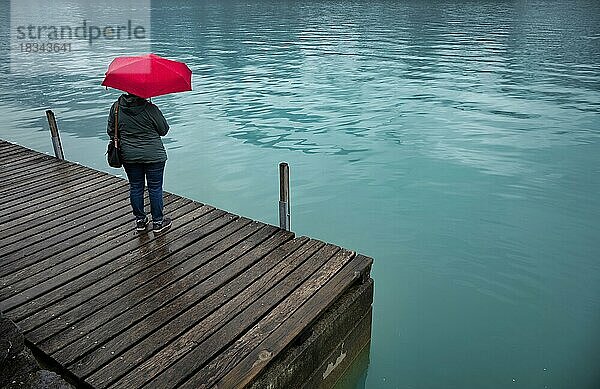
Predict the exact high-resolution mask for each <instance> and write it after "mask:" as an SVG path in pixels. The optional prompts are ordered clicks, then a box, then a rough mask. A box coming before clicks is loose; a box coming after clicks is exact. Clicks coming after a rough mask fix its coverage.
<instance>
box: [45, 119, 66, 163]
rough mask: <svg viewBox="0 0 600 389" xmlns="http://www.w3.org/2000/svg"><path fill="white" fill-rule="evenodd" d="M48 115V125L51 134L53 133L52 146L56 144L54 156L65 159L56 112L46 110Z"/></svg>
mask: <svg viewBox="0 0 600 389" xmlns="http://www.w3.org/2000/svg"><path fill="white" fill-rule="evenodd" d="M46 117H47V118H48V125H49V126H50V134H51V135H52V146H54V156H55V157H56V158H58V159H63V160H64V159H65V154H64V153H63V148H62V144H61V143H60V134H59V133H58V125H56V118H55V117H54V112H52V111H51V110H47V111H46Z"/></svg>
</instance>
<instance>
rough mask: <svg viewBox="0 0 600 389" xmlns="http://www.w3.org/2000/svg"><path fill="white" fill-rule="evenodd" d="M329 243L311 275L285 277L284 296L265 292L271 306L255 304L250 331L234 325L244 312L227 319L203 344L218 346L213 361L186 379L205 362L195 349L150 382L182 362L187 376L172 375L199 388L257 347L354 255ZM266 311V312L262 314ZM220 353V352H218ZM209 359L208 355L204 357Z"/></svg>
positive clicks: (160, 379)
mask: <svg viewBox="0 0 600 389" xmlns="http://www.w3.org/2000/svg"><path fill="white" fill-rule="evenodd" d="M328 247H329V248H331V249H332V250H331V251H329V252H327V251H325V253H326V254H325V255H324V257H326V258H327V260H326V261H325V262H322V261H319V262H318V266H317V267H316V269H315V268H313V267H311V268H310V270H308V269H307V270H308V271H307V273H309V274H308V275H303V274H301V273H300V274H297V278H296V277H291V278H290V277H288V278H286V279H285V280H284V281H283V285H285V286H288V288H285V292H284V293H285V294H284V297H285V299H283V297H280V294H281V292H278V291H277V289H279V288H274V289H271V290H270V291H268V292H267V293H266V294H265V304H267V303H268V304H269V305H270V306H269V308H268V309H263V308H262V306H261V307H260V308H261V309H259V307H254V309H255V310H256V313H254V312H253V314H252V315H251V318H252V319H253V320H248V319H245V321H246V323H247V324H246V326H248V325H249V327H250V329H249V330H248V331H247V332H246V331H244V332H245V333H243V332H242V333H240V332H239V330H237V329H236V328H235V327H234V326H236V325H243V324H242V317H243V316H242V315H239V316H238V317H237V318H239V321H238V322H236V319H237V318H236V319H234V320H232V321H231V322H230V323H227V325H225V326H224V327H223V328H222V329H221V330H220V331H219V332H220V333H222V335H221V336H215V337H214V339H213V341H212V344H211V346H212V347H207V346H206V345H205V346H204V347H203V348H204V349H206V348H208V349H210V350H215V351H213V353H212V355H211V356H215V355H216V360H213V362H211V363H210V364H208V365H207V366H205V367H204V368H203V369H201V370H200V371H198V372H197V373H196V374H194V375H193V376H192V377H191V378H189V379H187V377H189V373H191V372H194V371H197V370H198V369H199V368H200V367H202V364H200V363H198V362H199V361H197V360H193V358H195V357H199V354H200V350H199V349H196V350H195V352H194V351H192V353H190V354H188V355H186V356H185V357H184V359H182V361H180V362H179V363H176V364H175V365H174V366H173V367H171V368H170V369H168V370H165V371H164V372H163V373H161V375H159V376H158V377H156V378H155V379H154V380H152V381H151V382H150V384H151V385H160V384H162V383H164V382H167V380H166V378H167V375H169V374H173V370H174V369H175V367H176V366H177V365H179V369H183V368H185V369H186V370H187V373H188V376H187V377H185V376H181V375H179V376H174V377H173V378H174V379H176V381H177V384H176V385H177V386H178V387H180V386H181V384H182V383H183V382H182V381H185V383H184V386H185V387H186V388H190V387H196V388H198V387H200V385H203V384H204V383H205V382H206V380H207V379H209V378H210V377H212V376H213V375H214V374H218V373H220V372H222V371H223V367H224V366H225V367H227V364H226V363H224V362H227V361H230V360H231V359H232V358H234V357H235V356H236V355H237V354H242V355H244V354H245V353H248V352H249V351H251V349H252V347H256V344H257V343H259V342H260V340H261V339H263V338H264V337H265V335H267V334H269V332H270V330H271V329H272V328H276V327H277V326H278V325H280V324H281V323H283V322H284V321H285V320H286V319H287V318H288V317H289V315H290V314H291V313H292V312H293V311H295V310H296V309H297V307H298V306H300V305H302V304H303V303H304V302H306V301H307V300H308V299H309V298H310V297H311V296H312V295H313V294H314V292H316V291H317V290H318V289H320V288H322V287H323V286H324V285H325V284H326V283H327V282H328V281H329V280H330V279H331V278H333V276H334V275H335V274H336V273H337V272H338V271H339V269H340V268H342V267H343V266H344V265H345V264H346V263H348V261H350V259H351V258H352V256H353V253H352V252H350V251H347V250H344V249H342V250H339V248H338V247H336V246H331V245H326V246H325V248H324V250H325V249H327V248H328ZM331 253H333V256H330V254H331ZM317 257H318V256H317ZM313 271H314V273H313ZM265 314H266V316H265V317H263V315H265ZM255 323H256V324H255ZM217 334H218V333H217ZM234 334H235V335H234ZM241 334H243V335H242V336H241V338H239V335H241ZM231 342H234V344H233V345H232V346H231V347H229V348H228V349H227V350H226V351H224V352H223V351H222V347H223V346H224V345H228V344H230V343H231ZM217 353H219V354H218V355H217ZM203 354H207V353H203ZM185 358H187V359H188V360H187V361H185V363H184V362H183V361H184V360H185ZM206 360H207V359H205V360H204V361H206ZM170 387H174V386H170Z"/></svg>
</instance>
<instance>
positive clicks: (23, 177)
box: [0, 165, 97, 194]
mask: <svg viewBox="0 0 600 389" xmlns="http://www.w3.org/2000/svg"><path fill="white" fill-rule="evenodd" d="M34 166H35V165H34ZM82 174H83V172H81V170H80V169H78V168H76V167H75V166H56V165H53V166H50V167H49V169H47V170H44V171H42V172H29V170H27V171H26V172H24V173H22V174H17V175H14V176H9V177H5V178H3V179H2V187H1V188H0V192H1V193H3V194H9V193H11V192H12V193H25V191H26V190H28V189H31V187H40V188H44V187H49V186H50V184H54V185H52V186H56V185H60V182H56V181H57V180H60V179H63V177H78V176H81V175H82ZM88 174H90V175H92V174H96V175H97V173H94V172H88Z"/></svg>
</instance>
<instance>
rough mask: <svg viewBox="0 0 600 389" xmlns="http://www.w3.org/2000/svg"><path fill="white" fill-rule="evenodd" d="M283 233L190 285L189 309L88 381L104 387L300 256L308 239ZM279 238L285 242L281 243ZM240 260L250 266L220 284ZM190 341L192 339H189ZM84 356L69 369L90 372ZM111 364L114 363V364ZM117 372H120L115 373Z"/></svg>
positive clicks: (83, 372) (109, 347)
mask: <svg viewBox="0 0 600 389" xmlns="http://www.w3.org/2000/svg"><path fill="white" fill-rule="evenodd" d="M287 234H289V233H286V232H284V231H279V232H278V234H277V235H275V236H273V237H271V238H270V239H268V240H267V241H266V242H265V243H263V244H261V245H259V246H258V247H257V248H255V249H253V250H252V251H250V252H249V253H248V254H246V255H244V256H243V257H242V258H241V259H240V260H236V261H233V262H231V264H230V265H228V266H227V267H226V268H224V269H223V270H222V271H220V272H219V273H217V274H215V276H213V277H211V279H212V280H207V282H202V283H200V284H198V285H196V286H194V287H193V288H192V289H190V290H189V292H187V293H186V295H187V296H188V297H187V298H191V300H190V302H188V303H187V304H190V303H192V304H194V302H193V301H192V300H196V305H194V307H193V308H192V309H189V310H187V311H186V312H185V313H184V315H181V316H179V317H178V318H177V319H176V320H173V321H170V322H169V323H168V324H166V325H164V326H163V327H161V328H160V330H159V331H157V332H155V333H153V334H151V335H150V336H149V337H148V338H145V339H144V340H143V342H142V343H138V344H137V345H136V346H135V347H134V348H132V349H130V350H128V351H127V352H126V354H123V355H121V356H118V357H117V358H118V359H115V360H113V361H112V362H110V363H109V364H108V365H106V366H105V367H104V368H103V369H102V370H101V371H100V372H98V374H97V375H95V376H92V377H90V378H89V381H90V382H91V381H93V382H94V385H95V386H96V387H105V386H106V385H107V384H108V383H109V382H108V381H114V379H116V378H118V375H119V374H122V373H124V372H126V371H127V370H130V368H131V366H134V365H137V364H139V363H140V362H142V361H143V360H144V359H147V356H148V355H150V354H154V353H155V349H156V348H161V347H163V345H164V344H166V343H167V341H166V339H169V338H173V337H176V336H179V334H180V333H181V332H182V331H184V330H185V329H186V328H187V327H188V326H189V325H190V323H195V322H197V321H198V320H200V319H202V318H203V317H204V316H205V315H206V310H208V312H210V311H212V310H215V309H216V308H217V307H219V306H220V305H219V304H220V302H221V301H223V300H227V299H231V298H232V297H233V296H236V295H238V294H239V293H240V292H242V291H244V289H245V288H246V287H247V286H248V285H250V284H251V283H252V282H253V281H255V280H256V279H257V278H258V277H260V276H261V275H263V274H264V272H265V271H267V270H268V269H270V268H272V267H273V266H275V265H276V264H277V263H278V261H280V260H282V259H283V258H284V257H286V256H292V255H293V256H296V258H300V259H302V257H300V255H302V253H303V252H306V251H307V246H308V245H307V241H308V240H307V239H295V240H292V241H288V240H286V239H287V238H289V235H287ZM282 238H283V241H284V242H285V243H283V244H282ZM242 261H245V262H246V263H243V264H242V265H241V267H240V268H238V269H244V268H245V266H247V265H248V262H250V263H252V264H253V265H251V266H252V267H251V268H250V269H248V270H245V271H244V272H243V276H241V277H237V278H234V279H233V281H232V282H230V283H228V284H223V285H222V286H221V284H222V281H221V280H220V279H219V277H222V276H223V275H226V276H228V277H231V278H233V277H235V274H238V273H237V272H238V271H239V270H233V271H232V270H231V266H235V265H236V264H239V263H240V262H242ZM257 261H258V262H257ZM232 273H233V274H232ZM215 281H216V282H215ZM202 288H203V289H202ZM217 288H218V290H217ZM196 293H197V294H199V295H200V296H201V297H202V296H204V295H208V297H207V298H206V299H201V298H194V294H196ZM186 295H183V296H182V297H183V299H182V298H178V299H177V300H176V302H174V303H173V304H177V305H178V306H177V308H179V307H180V306H182V305H180V304H181V303H182V302H184V301H185V300H184V299H185V298H186ZM198 301H199V304H198ZM183 306H185V305H183ZM199 307H203V308H202V309H204V310H205V312H201V311H199V310H198V309H199ZM177 308H176V309H177ZM165 309H168V308H162V309H161V311H162V312H164V310H165ZM191 341H194V340H193V339H192V340H191ZM113 346H115V345H114V344H112V343H111V344H107V347H108V349H112V347H113ZM188 346H189V345H188ZM163 352H164V350H163ZM138 353H139V354H138ZM139 356H143V358H138V357H139ZM88 358H89V357H85V358H83V359H82V360H80V361H77V362H76V363H74V364H73V365H72V366H71V367H70V368H71V369H72V370H73V371H75V372H78V373H79V374H81V375H86V374H89V373H90V372H92V371H93V369H90V368H89V367H88V366H89V365H88V364H87V359H88ZM119 361H122V363H119ZM116 362H117V363H116ZM115 363H116V366H114V365H115ZM111 370H112V371H114V372H115V374H116V375H114V376H111V375H109V377H108V378H106V379H107V381H106V382H102V380H103V379H104V377H105V373H106V372H110V371H111ZM119 371H121V372H122V373H118V372H119ZM110 377H112V378H110Z"/></svg>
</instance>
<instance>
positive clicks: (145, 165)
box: [107, 94, 171, 234]
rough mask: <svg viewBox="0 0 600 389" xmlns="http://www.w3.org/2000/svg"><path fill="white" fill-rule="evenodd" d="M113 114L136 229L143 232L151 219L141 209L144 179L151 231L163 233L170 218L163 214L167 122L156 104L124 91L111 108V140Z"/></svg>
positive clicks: (111, 136)
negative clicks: (146, 188)
mask: <svg viewBox="0 0 600 389" xmlns="http://www.w3.org/2000/svg"><path fill="white" fill-rule="evenodd" d="M116 115H118V120H116V122H117V123H118V126H119V128H118V138H119V140H118V141H119V144H120V151H121V160H122V161H123V167H124V168H125V172H126V173H127V178H128V179H129V199H130V201H131V208H132V209H133V215H134V216H135V223H136V230H138V231H145V230H146V227H147V226H148V224H149V222H150V221H149V220H148V216H146V212H145V211H144V184H145V182H147V183H148V195H149V197H150V213H151V214H152V231H153V232H154V233H155V234H156V233H160V232H164V231H166V230H168V229H169V228H170V227H171V219H170V218H168V217H165V216H164V215H163V192H162V185H163V173H164V169H165V162H166V161H167V153H166V151H165V147H164V145H163V143H162V140H161V137H162V136H165V135H166V134H167V132H168V131H169V125H168V124H167V121H166V119H165V117H164V116H163V114H162V112H160V110H159V109H158V107H157V106H156V105H154V104H152V103H151V102H149V101H148V100H146V99H143V98H141V97H138V96H136V95H132V94H123V95H121V96H120V97H119V99H118V100H117V101H116V102H115V103H113V105H112V107H111V108H110V114H109V116H108V128H107V133H108V135H109V136H110V138H111V140H112V139H113V138H114V135H115V117H116Z"/></svg>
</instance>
